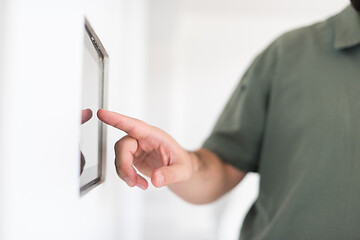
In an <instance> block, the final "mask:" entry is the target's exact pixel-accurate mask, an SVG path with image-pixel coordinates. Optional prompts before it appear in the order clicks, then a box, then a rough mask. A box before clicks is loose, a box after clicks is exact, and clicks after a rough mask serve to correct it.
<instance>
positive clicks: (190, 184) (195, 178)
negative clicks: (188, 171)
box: [169, 148, 246, 204]
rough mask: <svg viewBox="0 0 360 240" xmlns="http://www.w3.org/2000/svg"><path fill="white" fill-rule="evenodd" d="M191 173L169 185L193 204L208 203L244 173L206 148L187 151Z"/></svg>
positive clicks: (231, 185) (233, 184)
mask: <svg viewBox="0 0 360 240" xmlns="http://www.w3.org/2000/svg"><path fill="white" fill-rule="evenodd" d="M189 155H190V158H191V162H192V175H191V178H190V180H188V181H186V182H181V183H176V184H171V185H169V188H170V189H171V190H172V191H173V192H174V193H176V194H177V195H178V196H180V197H181V198H183V199H184V200H186V201H188V202H191V203H194V204H205V203H210V202H213V201H215V200H216V199H218V198H219V197H221V196H223V195H224V194H225V193H227V192H228V191H229V190H231V189H232V188H233V187H234V186H236V185H237V184H238V183H239V182H240V181H241V180H242V179H243V178H244V176H245V175H246V173H245V172H242V171H240V170H238V169H235V168H234V167H232V166H230V165H229V164H226V163H224V162H222V161H221V160H220V159H219V157H217V156H216V155H215V154H214V153H212V152H211V151H209V150H207V149H203V148H202V149H200V150H198V151H196V152H189Z"/></svg>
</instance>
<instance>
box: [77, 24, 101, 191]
mask: <svg viewBox="0 0 360 240" xmlns="http://www.w3.org/2000/svg"><path fill="white" fill-rule="evenodd" d="M84 33H85V34H84V50H83V76H82V97H81V102H82V103H81V137H80V194H81V195H83V194H85V193H87V192H88V191H90V190H91V189H92V188H94V187H96V186H97V185H99V184H100V183H101V182H102V181H104V178H105V171H104V170H105V149H106V148H105V146H106V135H105V134H106V132H105V126H104V124H103V123H102V122H101V121H99V119H98V118H97V117H96V112H97V110H98V109H99V108H106V106H105V105H106V101H105V100H106V96H107V94H106V86H107V84H106V82H107V81H106V78H107V65H108V54H107V52H106V50H105V48H104V46H103V45H102V43H101V41H100V39H99V37H98V36H97V35H96V33H95V31H94V30H93V28H92V27H91V26H90V23H89V21H88V20H87V19H85V31H84Z"/></svg>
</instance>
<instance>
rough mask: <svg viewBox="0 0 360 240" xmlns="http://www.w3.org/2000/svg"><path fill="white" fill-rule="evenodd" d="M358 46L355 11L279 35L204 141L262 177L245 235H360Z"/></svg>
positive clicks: (359, 21) (247, 239)
mask: <svg viewBox="0 0 360 240" xmlns="http://www.w3.org/2000/svg"><path fill="white" fill-rule="evenodd" d="M359 44H360V15H359V13H358V12H356V11H355V10H354V9H353V8H352V7H351V6H348V7H347V8H346V9H345V10H344V11H342V12H341V13H339V14H337V15H335V16H333V17H331V18H329V19H327V20H325V21H323V22H320V23H316V24H314V25H311V26H308V27H304V28H301V29H297V30H294V31H291V32H288V33H285V34H284V35H282V36H280V37H279V38H278V39H277V40H275V41H274V42H273V43H272V44H271V45H270V46H269V47H268V48H267V49H266V50H265V51H263V52H262V53H261V54H260V55H259V56H258V57H257V58H256V59H255V61H254V62H253V63H252V65H251V66H250V67H249V69H248V70H247V72H246V73H245V75H244V77H243V79H242V80H241V81H240V83H239V85H238V86H237V88H236V90H235V92H234V93H233V95H232V97H231V98H230V100H229V102H228V103H227V105H226V107H225V109H224V111H223V113H222V115H221V116H220V118H219V120H218V122H217V124H216V126H215V128H214V130H213V132H212V133H211V135H210V137H209V138H208V139H207V140H206V141H205V143H204V147H205V148H207V149H209V150H211V151H212V152H214V153H216V154H217V155H218V156H219V157H220V158H221V159H222V160H223V161H225V162H227V163H229V164H232V165H233V166H235V167H237V168H239V169H241V170H243V171H246V172H248V171H253V172H258V173H259V174H260V190H259V196H258V198H257V200H256V201H255V203H254V204H253V206H252V208H251V209H250V211H249V212H248V214H247V216H246V218H245V221H244V224H243V227H242V230H241V234H240V239H242V240H265V239H266V240H273V239H274V240H281V239H284V240H289V239H291V240H297V239H299V240H300V239H301V240H304V239H326V240H332V239H333V240H340V239H346V240H351V239H360V45H359ZM239 204H241V199H239Z"/></svg>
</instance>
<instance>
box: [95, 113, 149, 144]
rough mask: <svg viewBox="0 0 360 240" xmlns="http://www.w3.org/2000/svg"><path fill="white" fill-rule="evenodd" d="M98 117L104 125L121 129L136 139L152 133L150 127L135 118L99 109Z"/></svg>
mask: <svg viewBox="0 0 360 240" xmlns="http://www.w3.org/2000/svg"><path fill="white" fill-rule="evenodd" d="M97 116H98V118H99V119H100V120H101V121H103V122H104V123H106V124H108V125H110V126H113V127H115V128H117V129H120V130H122V131H124V132H126V133H127V134H128V135H129V136H131V137H133V138H136V139H141V138H145V137H147V136H148V135H149V133H150V130H149V128H150V126H149V125H147V124H146V123H144V122H142V121H140V120H138V119H135V118H131V117H128V116H125V115H122V114H119V113H116V112H111V111H107V110H104V109H99V110H98V112H97Z"/></svg>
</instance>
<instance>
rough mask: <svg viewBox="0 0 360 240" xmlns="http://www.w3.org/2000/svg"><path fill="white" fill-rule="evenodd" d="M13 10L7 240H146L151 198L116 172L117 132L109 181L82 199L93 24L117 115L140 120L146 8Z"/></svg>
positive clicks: (97, 4)
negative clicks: (87, 40)
mask: <svg viewBox="0 0 360 240" xmlns="http://www.w3.org/2000/svg"><path fill="white" fill-rule="evenodd" d="M2 4H3V2H1V7H3V5H2ZM6 4H7V5H6V7H4V8H1V11H4V12H6V22H5V31H3V28H1V36H0V38H1V41H4V44H5V47H4V48H1V54H0V55H1V57H3V58H4V59H6V61H4V62H1V69H2V70H3V72H2V71H1V74H2V75H3V77H2V78H1V84H2V85H1V89H0V91H1V105H0V108H1V109H0V112H1V116H0V117H1V134H0V138H1V150H0V166H1V176H0V178H1V181H0V183H1V187H0V191H1V192H0V196H1V197H0V201H1V202H0V209H1V215H0V219H1V223H2V232H1V233H0V234H1V235H0V239H4V240H8V239H11V240H12V239H40V240H41V239H87V240H88V239H135V240H136V239H143V236H142V234H141V231H138V230H137V229H138V225H139V224H141V217H140V216H141V215H140V214H141V202H142V201H141V193H142V192H141V191H140V190H133V191H129V190H128V189H127V188H125V184H123V183H122V182H120V181H118V178H117V176H116V174H115V171H114V168H113V159H114V155H113V150H112V149H113V147H112V146H111V145H112V144H113V143H114V141H115V139H117V138H119V137H120V136H121V133H119V132H115V131H109V137H108V138H109V142H110V143H111V144H109V147H108V149H109V154H108V165H107V178H106V181H105V182H104V184H102V185H101V186H99V187H97V188H95V189H94V190H92V191H91V192H89V193H88V194H86V195H85V196H84V197H81V198H80V197H79V179H78V173H79V143H78V141H79V123H80V112H79V110H80V82H81V69H82V66H81V64H82V50H83V47H82V45H83V29H84V15H86V16H87V17H88V19H89V21H90V22H91V24H92V25H93V27H94V29H95V31H96V32H97V33H98V35H99V37H100V38H101V39H102V41H103V43H104V45H105V47H106V49H107V51H108V52H109V55H110V73H109V85H110V86H109V87H110V91H109V96H110V99H109V108H111V109H113V110H116V111H119V112H125V113H128V114H132V115H138V116H139V117H141V111H139V110H138V109H141V107H139V106H141V104H142V100H141V99H142V98H141V96H142V94H141V91H140V92H139V89H141V87H140V88H139V86H142V85H143V84H142V82H143V78H144V74H145V72H144V69H145V67H144V55H145V53H144V52H145V41H146V40H145V39H146V38H144V36H146V31H145V29H144V28H145V25H144V23H145V21H144V17H145V16H146V1H136V2H135V1H130V0H124V1H117V0H106V1H105V0H101V1H100V0H91V1H70V0H61V1H60V0H59V1H45V0H43V1H42V0H32V1H27V0H11V1H10V0H9V1H7V2H6ZM3 16H4V15H2V14H1V15H0V23H3V21H2V17H3ZM134 39H135V40H134ZM3 80H4V81H3Z"/></svg>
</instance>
